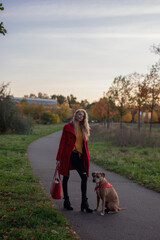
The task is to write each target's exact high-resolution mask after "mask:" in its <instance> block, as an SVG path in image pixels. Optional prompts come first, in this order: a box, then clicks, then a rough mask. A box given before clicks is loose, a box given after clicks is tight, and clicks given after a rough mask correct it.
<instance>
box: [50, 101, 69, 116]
mask: <svg viewBox="0 0 160 240" xmlns="http://www.w3.org/2000/svg"><path fill="white" fill-rule="evenodd" d="M57 106H58V108H55V109H54V112H55V113H57V114H58V115H59V117H60V119H61V120H62V121H65V120H68V119H70V118H71V117H72V113H71V110H70V108H69V105H68V103H66V102H64V103H63V104H57Z"/></svg>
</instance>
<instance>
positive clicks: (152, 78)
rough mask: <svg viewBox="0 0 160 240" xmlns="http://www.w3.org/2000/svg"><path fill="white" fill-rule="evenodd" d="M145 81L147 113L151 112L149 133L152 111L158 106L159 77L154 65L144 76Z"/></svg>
mask: <svg viewBox="0 0 160 240" xmlns="http://www.w3.org/2000/svg"><path fill="white" fill-rule="evenodd" d="M145 80H146V82H147V87H148V98H147V105H148V108H149V111H150V112H151V119H150V131H151V129H152V118H153V111H154V110H155V108H156V106H158V104H159V103H160V75H159V73H158V69H157V67H156V66H155V65H152V67H151V69H150V73H149V74H147V75H146V79H145Z"/></svg>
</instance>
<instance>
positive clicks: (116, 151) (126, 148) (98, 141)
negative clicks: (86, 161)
mask: <svg viewBox="0 0 160 240" xmlns="http://www.w3.org/2000/svg"><path fill="white" fill-rule="evenodd" d="M89 149H90V156H91V160H92V161H93V162H95V163H96V164H98V165H100V166H102V167H104V168H105V169H106V170H110V171H114V172H116V173H118V174H120V175H123V176H125V177H127V178H129V179H132V180H133V181H135V182H137V183H139V184H141V185H143V186H145V187H147V188H149V189H152V190H154V191H157V192H160V125H158V124H157V125H154V126H153V129H152V133H150V132H149V126H148V124H147V125H145V124H144V125H142V129H141V132H140V133H139V132H138V131H137V125H135V124H123V129H122V130H121V129H120V128H119V124H111V126H110V129H107V127H106V126H104V125H102V124H94V125H91V137H90V142H89Z"/></svg>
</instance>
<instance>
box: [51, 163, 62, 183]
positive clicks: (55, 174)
mask: <svg viewBox="0 0 160 240" xmlns="http://www.w3.org/2000/svg"><path fill="white" fill-rule="evenodd" d="M57 172H58V176H59V180H60V181H61V176H60V174H59V171H58V166H57V167H56V169H55V172H54V176H53V179H55V178H56V176H57Z"/></svg>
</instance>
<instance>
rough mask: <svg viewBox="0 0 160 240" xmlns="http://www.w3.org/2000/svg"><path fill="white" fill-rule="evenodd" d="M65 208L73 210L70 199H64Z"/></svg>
mask: <svg viewBox="0 0 160 240" xmlns="http://www.w3.org/2000/svg"><path fill="white" fill-rule="evenodd" d="M64 208H66V209H67V210H73V208H72V206H71V203H70V201H69V197H67V198H64Z"/></svg>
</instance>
